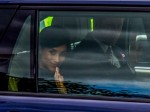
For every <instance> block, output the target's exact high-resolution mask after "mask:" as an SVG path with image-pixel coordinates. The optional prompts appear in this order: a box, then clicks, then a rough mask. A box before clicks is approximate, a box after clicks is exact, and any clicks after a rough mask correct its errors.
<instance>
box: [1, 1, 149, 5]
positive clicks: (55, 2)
mask: <svg viewBox="0 0 150 112" xmlns="http://www.w3.org/2000/svg"><path fill="white" fill-rule="evenodd" d="M0 3H6V4H28V3H29V4H45V3H46V4H96V5H98V4H104V5H150V0H0Z"/></svg>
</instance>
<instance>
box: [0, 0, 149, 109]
mask: <svg viewBox="0 0 150 112" xmlns="http://www.w3.org/2000/svg"><path fill="white" fill-rule="evenodd" d="M40 11H41V12H42V11H43V12H42V13H41V12H40ZM48 11H52V13H51V14H52V15H55V16H56V17H58V24H60V23H59V21H60V20H62V18H63V17H64V18H63V19H64V21H63V22H65V25H66V26H67V27H68V28H70V29H71V28H74V26H76V25H77V24H73V22H72V21H71V22H70V21H69V19H65V17H68V14H69V15H73V14H76V15H75V16H74V15H73V18H75V17H78V16H79V17H80V16H82V15H84V13H85V12H89V13H87V14H86V13H85V15H84V17H89V15H90V14H91V15H92V14H93V15H94V17H97V15H98V13H99V12H100V13H102V14H103V13H105V12H106V13H108V14H106V16H108V17H111V16H113V12H117V13H115V14H116V15H115V16H117V17H119V15H120V14H122V16H121V17H127V18H128V17H131V19H132V16H133V15H134V14H135V16H134V17H135V18H136V17H137V18H138V17H140V16H141V17H147V16H148V15H149V12H150V1H149V0H131V1H130V0H32V1H31V0H1V1H0V14H1V17H0V75H1V76H0V90H1V92H0V112H149V111H150V89H149V87H148V85H149V78H150V77H149V76H150V68H149V67H150V63H149V57H148V59H147V58H146V59H145V60H146V61H145V60H144V61H139V62H137V63H136V65H135V66H134V67H133V68H134V70H135V72H136V81H135V82H134V84H132V82H133V80H130V77H128V76H127V78H129V80H128V79H127V81H126V80H125V81H124V80H123V81H122V78H121V79H120V78H118V79H117V80H113V81H112V80H111V81H112V82H111V81H110V80H109V79H108V80H102V81H99V80H100V79H99V78H97V76H95V77H96V78H93V79H92V78H91V77H89V79H91V81H89V79H88V78H87V79H86V81H85V82H84V81H83V80H84V79H85V77H81V79H80V80H79V82H76V81H75V82H76V83H75V84H74V83H71V84H72V86H73V88H77V90H76V92H75V93H73V94H55V93H52V94H49V93H48V92H47V91H46V92H43V91H44V89H42V90H40V89H39V88H38V87H39V86H38V76H37V74H38V69H39V68H38V42H39V40H38V31H39V29H38V28H39V26H40V23H38V22H39V21H42V20H43V18H45V17H47V15H48V14H47V12H48ZM39 12H40V13H39ZM57 12H58V14H57ZM59 12H61V13H60V14H61V16H62V18H60V20H59ZM74 12H75V13H74ZM80 12H81V14H80ZM67 13H68V14H67ZM111 13H112V14H111ZM128 13H129V15H128ZM132 14H133V15H132ZM140 14H141V15H140ZM142 14H143V15H142ZM69 17H70V16H69ZM134 17H133V18H134ZM71 19H72V18H71ZM71 19H70V20H71ZM80 19H82V18H80ZM28 21H30V23H29V24H27V26H26V25H24V24H23V23H24V22H28ZM82 21H85V18H84V19H83V20H81V21H80V22H82ZM129 21H130V23H131V24H132V25H136V23H134V20H133V21H132V20H129ZM129 21H128V20H127V21H126V23H128V22H129ZM80 22H79V23H80ZM142 22H143V21H142ZM144 22H145V23H144ZM144 22H143V24H144V27H146V28H147V29H146V28H145V29H146V30H145V32H149V31H150V30H149V29H150V27H149V22H148V19H147V18H146V19H145V21H144ZM41 23H42V22H41ZM83 23H84V22H83ZM70 24H71V25H72V26H71V25H70ZM91 24H93V23H91ZM91 24H90V25H91ZM28 25H30V26H28ZM83 26H84V25H83ZM87 26H88V25H87ZM24 27H25V29H22V28H24ZM26 27H27V29H26ZM81 27H82V25H81ZM136 27H138V26H136ZM28 28H30V30H29V31H28ZM83 28H84V27H83ZM128 28H131V27H126V28H125V30H128ZM131 29H132V28H131ZM133 29H134V28H133ZM137 29H140V28H137ZM20 30H21V31H22V32H23V33H22V32H21V31H20ZM76 30H79V34H81V35H84V36H85V34H84V33H80V30H81V31H82V29H80V27H78V26H77V27H76ZM90 30H92V28H91V29H90ZM140 31H141V32H142V31H143V30H140ZM20 32H21V33H20ZM28 32H30V33H28ZM133 32H136V30H135V29H134V30H133ZM142 33H143V32H142ZM142 33H141V34H139V35H137V36H136V37H137V38H138V36H139V37H140V36H141V35H142ZM76 34H77V33H76V32H75V33H74V35H76ZM146 34H147V33H146ZM20 35H21V36H22V35H25V36H23V37H24V38H25V37H27V36H30V37H31V38H29V39H27V40H26V39H25V40H22V41H23V42H22V43H21V44H19V45H24V46H25V50H24V49H22V48H21V47H20V46H19V47H18V48H17V49H15V46H16V42H18V43H20V41H19V40H18V39H17V38H18V36H20ZM143 35H145V34H143ZM77 36H80V35H78V34H77V35H76V37H77ZM149 36H150V35H149V34H147V37H146V39H147V38H148V39H149ZM124 37H126V36H124ZM140 39H145V36H141V37H140ZM148 39H147V40H148ZM137 40H138V39H137ZM125 41H126V42H127V43H128V40H122V41H120V43H121V42H125ZM27 43H28V44H29V46H26V44H27ZM132 44H133V43H132V41H131V43H128V45H127V44H126V43H124V44H122V43H121V44H118V45H120V46H121V47H122V48H127V47H128V46H129V45H130V46H131V45H132ZM137 44H138V45H139V43H137ZM122 45H123V46H122ZM145 45H147V43H146V44H145ZM149 45H150V43H149V40H148V46H149ZM28 50H30V56H29V57H30V60H28V61H30V66H29V69H30V71H29V73H30V75H31V76H27V77H26V76H25V77H23V79H22V82H21V83H19V85H20V88H21V89H20V91H16V89H13V90H14V91H9V90H8V88H9V87H8V82H9V80H11V79H9V77H8V76H9V75H8V74H9V66H10V63H11V61H10V60H11V59H12V58H14V57H15V56H16V55H18V54H23V53H26V52H28ZM15 51H16V52H15ZM146 52H148V53H149V51H148V50H147V51H146ZM142 56H145V55H142ZM148 56H149V55H148ZM23 59H24V60H25V61H26V58H25V57H23ZM81 66H82V65H81ZM16 68H17V67H16ZM24 69H26V68H25V66H24ZM73 69H74V71H73V72H74V74H76V71H77V70H76V68H73ZM75 70H76V71H75ZM97 71H98V70H97ZM104 71H107V70H105V69H104ZM26 72H28V71H26ZM124 72H125V70H124ZM10 76H11V74H10ZM93 76H94V75H93ZM16 77H17V76H16ZM28 77H32V78H31V80H32V83H31V82H26V81H25V80H26V78H28ZM116 77H118V76H116ZM69 78H70V77H69ZM71 78H72V77H71ZM115 79H116V78H115ZM73 81H74V80H73ZM82 81H83V82H82ZM107 81H108V82H107ZM80 82H81V83H80ZM43 83H44V84H45V85H46V83H48V82H46V81H45V82H43ZM66 83H68V82H66ZM44 84H43V85H44ZM69 84H70V82H69ZM12 85H13V83H12ZM43 85H42V87H43V88H44V87H46V86H43ZM145 85H146V86H145ZM13 87H14V88H15V86H13ZM68 87H71V86H68ZM24 88H25V89H24ZM26 88H27V89H26ZM30 89H31V90H32V91H30ZM28 90H29V91H28ZM39 91H40V92H39ZM78 91H79V92H78ZM99 94H101V95H99Z"/></svg>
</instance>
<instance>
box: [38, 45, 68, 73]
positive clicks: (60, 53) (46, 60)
mask: <svg viewBox="0 0 150 112" xmlns="http://www.w3.org/2000/svg"><path fill="white" fill-rule="evenodd" d="M66 51H67V46H66V45H61V46H58V47H54V48H43V49H41V61H40V67H42V68H45V69H48V70H49V71H50V72H55V69H56V67H59V66H60V65H61V63H62V62H63V61H64V60H65V55H66Z"/></svg>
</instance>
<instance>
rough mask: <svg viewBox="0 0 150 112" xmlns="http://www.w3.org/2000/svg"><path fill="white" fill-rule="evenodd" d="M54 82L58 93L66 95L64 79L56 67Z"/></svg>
mask: <svg viewBox="0 0 150 112" xmlns="http://www.w3.org/2000/svg"><path fill="white" fill-rule="evenodd" d="M54 78H55V81H56V86H57V88H58V91H59V93H63V94H66V93H67V90H66V87H65V86H64V83H63V81H64V78H63V76H62V75H61V74H60V72H59V68H58V67H56V71H55V75H54Z"/></svg>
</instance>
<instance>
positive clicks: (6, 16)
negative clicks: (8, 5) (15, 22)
mask: <svg viewBox="0 0 150 112" xmlns="http://www.w3.org/2000/svg"><path fill="white" fill-rule="evenodd" d="M14 11H15V10H6V9H0V15H1V18H0V37H1V35H2V33H3V32H4V31H5V28H6V27H7V25H8V24H9V22H10V21H11V19H12V16H13V14H14Z"/></svg>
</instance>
